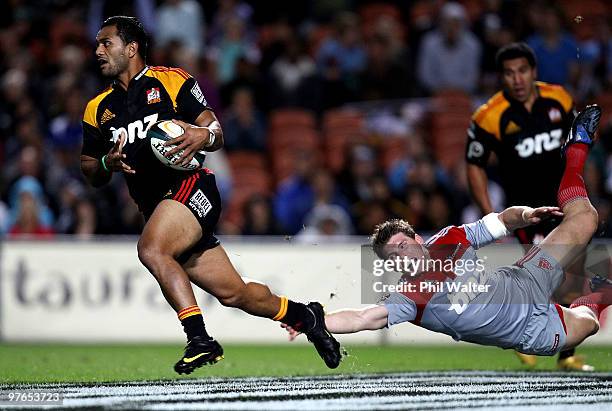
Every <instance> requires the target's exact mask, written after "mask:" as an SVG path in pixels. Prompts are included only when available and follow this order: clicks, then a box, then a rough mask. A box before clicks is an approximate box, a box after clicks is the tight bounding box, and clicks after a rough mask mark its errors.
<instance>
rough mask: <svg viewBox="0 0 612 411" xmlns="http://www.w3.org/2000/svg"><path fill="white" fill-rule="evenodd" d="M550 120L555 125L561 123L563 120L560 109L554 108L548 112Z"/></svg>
mask: <svg viewBox="0 0 612 411" xmlns="http://www.w3.org/2000/svg"><path fill="white" fill-rule="evenodd" d="M548 118H549V119H550V121H551V122H553V123H558V122H559V121H561V120H562V119H563V117H562V116H561V112H560V111H559V109H558V108H554V107H553V108H551V109H550V110H548Z"/></svg>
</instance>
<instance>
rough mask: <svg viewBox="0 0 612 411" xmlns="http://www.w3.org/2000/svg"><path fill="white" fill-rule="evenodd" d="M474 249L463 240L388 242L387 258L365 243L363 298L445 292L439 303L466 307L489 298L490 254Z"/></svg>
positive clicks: (366, 300) (374, 299)
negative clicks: (392, 244) (426, 243)
mask: <svg viewBox="0 0 612 411" xmlns="http://www.w3.org/2000/svg"><path fill="white" fill-rule="evenodd" d="M471 253H472V251H469V250H468V249H467V248H465V247H462V246H461V245H460V244H450V245H446V244H445V245H439V246H438V245H436V246H429V247H427V249H424V248H423V247H421V246H420V245H410V246H398V247H397V248H396V249H393V247H389V246H386V247H385V256H386V257H387V258H381V257H380V256H378V255H377V254H376V253H375V252H374V250H373V249H372V247H371V246H363V247H362V253H361V256H362V261H361V286H362V287H361V302H362V303H364V304H375V303H377V302H379V301H380V300H381V298H384V297H385V296H386V295H388V294H389V293H402V294H405V295H408V296H409V295H410V294H413V293H414V294H421V295H424V294H443V295H444V297H443V298H441V299H440V298H438V299H436V300H435V301H436V303H438V304H449V305H450V306H451V309H456V310H458V311H463V310H464V309H465V307H466V304H470V303H476V304H478V303H481V302H483V301H485V300H487V301H488V300H489V299H488V298H486V295H488V294H489V293H491V292H492V291H493V290H494V285H493V283H492V282H491V281H490V275H491V271H490V270H487V268H488V267H486V266H485V265H486V264H485V263H486V262H487V259H488V257H487V256H486V255H484V256H481V257H480V256H478V255H476V254H475V253H474V254H471ZM478 296H480V297H478ZM413 297H415V298H417V299H418V298H420V297H418V296H416V295H413ZM477 297H478V298H477ZM453 307H454V308H453Z"/></svg>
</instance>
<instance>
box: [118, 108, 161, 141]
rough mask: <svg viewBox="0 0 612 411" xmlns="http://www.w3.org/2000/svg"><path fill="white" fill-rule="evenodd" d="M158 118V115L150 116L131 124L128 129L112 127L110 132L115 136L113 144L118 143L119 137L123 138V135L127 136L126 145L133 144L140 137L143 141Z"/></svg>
mask: <svg viewBox="0 0 612 411" xmlns="http://www.w3.org/2000/svg"><path fill="white" fill-rule="evenodd" d="M158 116H159V114H157V113H155V114H151V115H148V116H146V117H145V118H144V119H143V120H136V121H133V122H131V123H130V124H128V125H127V128H126V127H119V128H116V127H111V128H110V131H111V132H112V133H113V136H112V137H111V141H112V142H113V143H114V142H116V141H117V139H119V136H121V134H123V133H125V134H126V135H127V140H126V144H127V143H130V144H131V143H133V142H134V140H135V139H136V137H138V138H139V139H141V140H142V139H144V138H145V137H146V136H147V130H149V127H150V126H151V125H152V124H153V123H155V122H156V121H157V117H158Z"/></svg>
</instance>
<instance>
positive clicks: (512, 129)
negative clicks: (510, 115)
mask: <svg viewBox="0 0 612 411" xmlns="http://www.w3.org/2000/svg"><path fill="white" fill-rule="evenodd" d="M519 131H521V128H520V127H519V126H518V125H517V124H516V123H515V122H514V121H511V122H509V123H508V125H507V126H506V130H505V131H504V134H514V133H518V132H519Z"/></svg>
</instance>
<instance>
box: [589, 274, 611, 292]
mask: <svg viewBox="0 0 612 411" xmlns="http://www.w3.org/2000/svg"><path fill="white" fill-rule="evenodd" d="M589 285H590V286H591V291H593V292H596V291H600V290H601V289H602V288H604V289H608V290H612V280H610V279H609V278H605V277H602V276H601V275H595V276H593V278H591V279H590V280H589Z"/></svg>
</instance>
